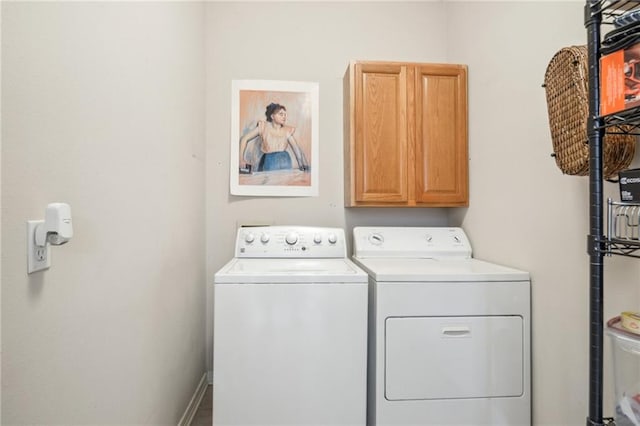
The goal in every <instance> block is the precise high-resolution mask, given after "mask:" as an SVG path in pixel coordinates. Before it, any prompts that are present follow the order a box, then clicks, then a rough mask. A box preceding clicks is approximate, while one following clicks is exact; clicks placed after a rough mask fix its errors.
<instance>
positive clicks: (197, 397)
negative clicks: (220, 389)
mask: <svg viewBox="0 0 640 426" xmlns="http://www.w3.org/2000/svg"><path fill="white" fill-rule="evenodd" d="M207 377H208V375H207V373H204V374H203V375H202V379H200V383H198V386H197V387H196V391H195V392H194V393H193V396H192V397H191V401H189V405H187V409H186V410H185V411H184V414H183V415H182V418H181V419H180V421H179V422H178V426H189V425H190V424H191V421H192V420H193V417H194V416H195V415H196V412H197V411H198V407H199V406H200V402H202V397H204V393H205V392H206V391H207V386H208V385H209V383H208V381H207Z"/></svg>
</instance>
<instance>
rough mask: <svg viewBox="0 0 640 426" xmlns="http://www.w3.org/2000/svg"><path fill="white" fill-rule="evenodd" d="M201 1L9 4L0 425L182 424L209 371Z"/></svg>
mask: <svg viewBox="0 0 640 426" xmlns="http://www.w3.org/2000/svg"><path fill="white" fill-rule="evenodd" d="M203 10H204V6H203V4H201V3H198V4H185V3H170V2H167V3H144V2H142V3H134V2H131V3H106V2H105V3H100V2H94V3H80V2H69V3H53V2H39V3H38V2H29V3H28V2H9V3H7V2H3V3H2V18H3V21H2V113H3V115H2V119H3V123H2V206H3V211H2V295H3V297H2V350H3V354H2V355H3V356H2V373H3V374H2V424H3V425H18V424H41V425H44V424H66V425H71V424H78V425H80V424H96V425H97V424H118V425H122V424H149V425H176V424H177V423H178V421H179V419H180V418H181V416H182V415H183V412H184V410H185V408H186V406H187V404H188V402H189V399H190V398H191V396H192V395H193V393H194V390H195V389H196V386H197V384H198V382H199V381H200V379H201V378H202V376H203V374H204V372H205V369H206V367H205V348H204V339H203V336H204V334H205V329H204V317H205V302H204V298H205V276H204V274H205V271H204V232H203V227H204V203H203V193H204V158H203V142H204V121H203V117H204V113H203V110H204V96H203V91H204V63H203V61H204V52H203V43H204V27H203V21H202V16H203ZM53 201H63V202H68V203H69V204H70V205H71V207H72V213H73V220H74V232H75V235H74V238H73V239H72V240H71V242H69V243H68V244H66V245H64V246H61V247H54V248H53V249H52V266H51V269H50V270H48V271H45V272H40V273H35V274H32V275H27V269H26V266H27V265H26V258H25V254H26V235H25V234H26V232H25V230H26V228H25V226H26V221H27V220H29V219H42V218H43V216H44V209H45V207H46V205H47V203H49V202H53Z"/></svg>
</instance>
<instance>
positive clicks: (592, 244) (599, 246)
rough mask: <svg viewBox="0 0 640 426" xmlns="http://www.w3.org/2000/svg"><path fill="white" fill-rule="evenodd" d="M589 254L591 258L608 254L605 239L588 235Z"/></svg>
mask: <svg viewBox="0 0 640 426" xmlns="http://www.w3.org/2000/svg"><path fill="white" fill-rule="evenodd" d="M587 253H588V254H589V255H590V256H597V255H599V254H606V253H607V246H606V242H605V241H604V237H602V236H600V237H596V236H594V235H587Z"/></svg>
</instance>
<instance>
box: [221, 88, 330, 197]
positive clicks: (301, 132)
mask: <svg viewBox="0 0 640 426" xmlns="http://www.w3.org/2000/svg"><path fill="white" fill-rule="evenodd" d="M231 91H232V93H231V161H230V176H229V178H230V192H231V194H232V195H242V196H269V197H316V196H318V193H319V187H318V176H319V174H318V171H319V170H318V169H319V158H318V143H319V142H318V124H319V123H318V109H319V106H318V93H319V85H318V83H316V82H301V81H277V80H233V81H232V82H231ZM274 109H275V110H278V111H282V110H284V113H283V112H280V117H276V116H275V115H271V116H267V114H268V113H269V112H270V111H273V110H274ZM283 117H284V119H285V120H286V121H284V122H282V121H280V120H282V118H283ZM283 123H284V124H283ZM251 136H253V137H251ZM250 137H251V138H250ZM243 138H244V139H245V141H244V144H243V143H242V142H243ZM248 138H250V139H249V140H246V139H248ZM265 140H266V141H267V142H265ZM269 142H271V143H269ZM283 147H284V149H283ZM241 151H242V152H241ZM265 154H269V155H265ZM274 159H275V160H277V162H274V161H273V160H274ZM274 167H279V168H274ZM288 167H290V168H288Z"/></svg>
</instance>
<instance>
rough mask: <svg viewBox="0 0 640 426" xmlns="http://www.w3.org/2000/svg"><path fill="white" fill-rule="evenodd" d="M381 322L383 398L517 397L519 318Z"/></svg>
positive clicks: (520, 347) (520, 361)
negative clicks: (384, 330)
mask: <svg viewBox="0 0 640 426" xmlns="http://www.w3.org/2000/svg"><path fill="white" fill-rule="evenodd" d="M385 323H386V325H385V328H386V338H385V349H386V351H385V352H386V357H385V397H386V399H388V400H420V399H455V398H487V397H510V396H520V395H522V393H523V382H524V379H523V374H524V371H523V365H524V353H523V345H524V322H523V319H522V317H521V316H517V315H509V316H461V317H402V318H397V317H395V318H394V317H390V318H387V319H386V321H385Z"/></svg>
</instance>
